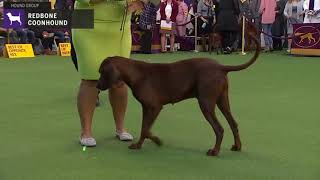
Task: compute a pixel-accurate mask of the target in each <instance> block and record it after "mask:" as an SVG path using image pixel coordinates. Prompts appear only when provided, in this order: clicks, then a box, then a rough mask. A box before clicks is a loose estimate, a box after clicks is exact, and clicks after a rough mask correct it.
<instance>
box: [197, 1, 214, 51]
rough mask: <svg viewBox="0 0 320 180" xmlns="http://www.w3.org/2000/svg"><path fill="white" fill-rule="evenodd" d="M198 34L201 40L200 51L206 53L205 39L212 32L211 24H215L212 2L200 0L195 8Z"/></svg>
mask: <svg viewBox="0 0 320 180" xmlns="http://www.w3.org/2000/svg"><path fill="white" fill-rule="evenodd" d="M197 14H198V15H199V16H200V18H199V19H198V29H199V34H200V35H201V39H202V49H203V51H206V39H205V36H207V35H208V34H209V33H211V32H212V29H213V24H215V21H216V19H215V14H214V4H213V2H212V0H200V1H199V3H198V6H197Z"/></svg>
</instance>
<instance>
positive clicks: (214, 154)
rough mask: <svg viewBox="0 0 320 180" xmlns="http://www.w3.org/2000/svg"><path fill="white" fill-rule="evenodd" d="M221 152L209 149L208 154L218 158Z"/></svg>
mask: <svg viewBox="0 0 320 180" xmlns="http://www.w3.org/2000/svg"><path fill="white" fill-rule="evenodd" d="M218 154H219V150H216V149H209V150H208V152H207V156H218Z"/></svg>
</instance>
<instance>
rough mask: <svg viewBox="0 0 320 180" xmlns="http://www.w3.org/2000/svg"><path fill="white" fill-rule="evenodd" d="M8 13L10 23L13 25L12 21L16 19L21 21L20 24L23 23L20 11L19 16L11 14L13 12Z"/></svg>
mask: <svg viewBox="0 0 320 180" xmlns="http://www.w3.org/2000/svg"><path fill="white" fill-rule="evenodd" d="M6 15H7V16H8V18H9V20H10V25H11V26H12V22H14V21H17V22H18V23H20V26H21V25H22V22H21V17H20V13H19V15H18V16H14V15H12V14H11V12H8V13H7V14H6Z"/></svg>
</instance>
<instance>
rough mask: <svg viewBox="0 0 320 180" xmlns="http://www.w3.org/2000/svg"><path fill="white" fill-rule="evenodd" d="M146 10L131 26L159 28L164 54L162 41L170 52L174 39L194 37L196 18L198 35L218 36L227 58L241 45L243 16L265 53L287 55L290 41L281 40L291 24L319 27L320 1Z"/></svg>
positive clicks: (183, 4) (211, 2) (182, 1)
mask: <svg viewBox="0 0 320 180" xmlns="http://www.w3.org/2000/svg"><path fill="white" fill-rule="evenodd" d="M147 6H148V7H152V8H146V9H144V10H143V11H142V13H141V12H136V13H134V14H133V16H132V17H133V18H132V23H136V24H144V25H145V24H149V26H150V27H151V28H150V30H151V29H154V27H155V26H156V24H157V23H158V24H160V33H161V45H162V49H161V50H162V52H166V51H167V49H166V46H167V43H166V42H165V40H164V39H165V37H170V38H168V39H170V43H169V44H170V47H171V48H170V51H173V48H172V47H173V43H174V37H175V36H182V37H183V36H192V35H194V32H195V20H194V19H193V17H194V16H198V21H197V27H196V28H197V32H198V33H197V35H198V36H199V37H207V36H208V35H209V34H210V33H213V32H218V33H220V35H221V36H222V37H223V42H222V46H223V50H224V53H225V54H230V53H231V52H233V51H234V50H235V49H237V48H238V47H239V45H240V43H239V42H241V39H240V38H241V19H242V17H243V15H244V16H245V17H246V18H247V19H248V20H249V21H250V22H252V23H253V24H254V25H255V26H256V27H257V28H258V29H259V30H260V29H261V30H262V31H263V32H264V37H263V39H264V44H265V48H264V51H266V52H268V51H273V50H282V49H283V48H284V47H287V48H288V51H290V45H291V41H290V40H289V41H284V40H283V39H285V38H284V37H288V36H291V35H292V33H293V28H292V25H293V24H297V23H320V13H319V9H320V1H319V0H246V1H244V2H241V1H240V0H192V1H190V0H162V1H161V3H160V4H159V5H156V4H152V3H151V2H149V3H148V5H147ZM155 12H156V13H155ZM310 12H313V13H314V12H315V14H312V15H311V14H310ZM317 13H318V14H317ZM139 17H140V19H139ZM162 21H167V22H170V21H171V22H172V30H169V31H168V30H163V29H162V28H161V24H162ZM142 29H144V28H142ZM148 36H149V37H150V32H149V35H148ZM258 38H260V33H259V34H258ZM202 39H203V41H202V44H203V50H204V51H206V47H207V46H206V44H207V41H206V40H205V38H202ZM143 44H144V45H146V44H148V43H145V42H143Z"/></svg>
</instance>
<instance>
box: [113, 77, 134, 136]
mask: <svg viewBox="0 0 320 180" xmlns="http://www.w3.org/2000/svg"><path fill="white" fill-rule="evenodd" d="M109 100H110V104H111V106H112V111H113V118H114V121H115V125H116V135H117V137H118V138H119V139H120V140H122V141H131V140H132V139H133V137H132V135H131V134H129V133H127V132H126V130H125V128H124V118H125V114H126V110H127V104H128V89H127V86H126V85H125V84H124V83H121V84H119V85H117V86H115V87H113V88H111V89H110V91H109Z"/></svg>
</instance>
